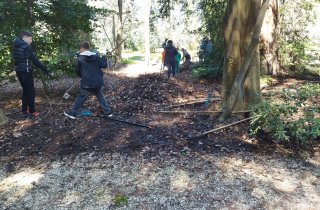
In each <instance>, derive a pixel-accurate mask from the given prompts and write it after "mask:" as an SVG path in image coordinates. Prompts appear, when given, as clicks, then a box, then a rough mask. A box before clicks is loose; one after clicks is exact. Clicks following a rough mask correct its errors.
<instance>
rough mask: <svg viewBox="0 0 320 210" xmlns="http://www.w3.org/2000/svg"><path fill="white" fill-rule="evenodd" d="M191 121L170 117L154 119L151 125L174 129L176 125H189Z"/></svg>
mask: <svg viewBox="0 0 320 210" xmlns="http://www.w3.org/2000/svg"><path fill="white" fill-rule="evenodd" d="M189 121H190V120H187V119H186V118H183V117H168V118H164V117H162V118H159V119H154V120H152V121H151V122H149V125H150V126H151V127H158V126H161V127H172V126H176V125H179V124H180V125H181V124H187V123H189Z"/></svg>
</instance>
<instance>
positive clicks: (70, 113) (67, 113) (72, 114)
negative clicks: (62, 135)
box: [63, 111, 77, 120]
mask: <svg viewBox="0 0 320 210" xmlns="http://www.w3.org/2000/svg"><path fill="white" fill-rule="evenodd" d="M63 114H64V115H65V116H66V117H69V118H70V119H73V120H74V119H77V114H76V113H75V112H74V111H64V112H63Z"/></svg>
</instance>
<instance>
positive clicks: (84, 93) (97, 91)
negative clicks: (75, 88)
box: [72, 87, 111, 114]
mask: <svg viewBox="0 0 320 210" xmlns="http://www.w3.org/2000/svg"><path fill="white" fill-rule="evenodd" d="M90 93H93V94H94V95H95V96H96V98H97V99H98V101H99V103H100V106H101V107H102V109H103V112H104V113H108V112H110V111H111V110H110V108H109V105H108V103H107V101H106V98H105V97H104V95H103V94H102V88H101V87H100V88H85V89H84V88H80V91H79V94H78V96H77V99H76V101H75V102H74V105H73V108H72V112H74V113H75V114H78V112H79V110H80V107H81V106H82V105H83V104H84V102H85V101H86V100H87V98H88V96H89V94H90Z"/></svg>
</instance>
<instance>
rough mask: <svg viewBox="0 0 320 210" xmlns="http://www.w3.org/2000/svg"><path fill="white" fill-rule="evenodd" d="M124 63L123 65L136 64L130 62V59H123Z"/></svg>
mask: <svg viewBox="0 0 320 210" xmlns="http://www.w3.org/2000/svg"><path fill="white" fill-rule="evenodd" d="M122 63H123V64H128V65H129V64H135V62H134V61H133V60H130V59H128V58H122Z"/></svg>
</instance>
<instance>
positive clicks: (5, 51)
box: [0, 0, 97, 80]
mask: <svg viewBox="0 0 320 210" xmlns="http://www.w3.org/2000/svg"><path fill="white" fill-rule="evenodd" d="M96 12H97V11H96V10H95V9H94V8H91V7H89V6H87V5H86V4H84V3H82V2H81V1H70V0H60V1H56V0H44V1H9V0H6V1H2V2H1V3H0V20H1V25H0V31H1V32H0V39H1V42H0V50H1V52H2V53H1V56H0V65H1V67H2V68H1V69H0V80H1V79H5V78H8V75H9V74H10V73H11V72H12V71H13V63H12V42H13V40H14V38H15V36H17V35H19V33H20V31H21V30H29V31H31V32H32V33H33V43H32V45H31V47H32V48H33V49H34V50H35V53H36V54H37V55H38V57H39V59H40V60H41V61H43V62H45V63H46V64H47V65H48V68H49V69H50V70H52V71H54V72H57V71H58V72H67V73H71V72H73V64H74V62H73V57H74V55H75V53H76V52H77V51H78V45H79V42H80V39H81V38H80V37H81V36H82V35H83V34H84V32H90V31H92V28H91V22H90V21H91V20H93V19H94V16H95V14H96Z"/></svg>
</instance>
